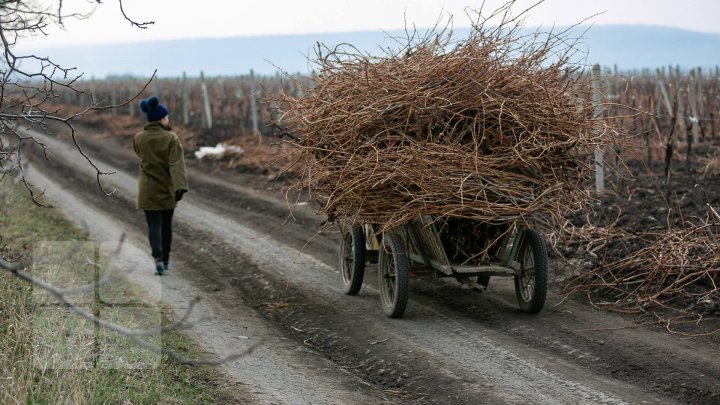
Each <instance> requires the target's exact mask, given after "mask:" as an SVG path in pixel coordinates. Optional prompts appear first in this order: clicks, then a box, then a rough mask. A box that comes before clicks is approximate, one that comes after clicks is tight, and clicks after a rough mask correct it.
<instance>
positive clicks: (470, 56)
mask: <svg viewBox="0 0 720 405" xmlns="http://www.w3.org/2000/svg"><path fill="white" fill-rule="evenodd" d="M512 6H513V2H510V3H508V4H506V5H505V6H503V7H502V8H500V9H498V10H495V11H494V12H492V13H489V15H486V16H485V17H484V16H483V11H482V10H477V11H474V12H471V13H469V14H468V15H470V16H472V21H473V28H472V29H471V31H470V33H469V35H468V36H467V37H466V38H463V39H460V40H457V39H455V38H454V36H453V34H452V31H451V30H450V29H448V28H445V29H441V28H436V29H434V30H431V31H430V32H429V33H427V34H425V35H422V36H418V35H417V34H416V33H409V34H408V35H407V37H406V38H400V39H397V41H399V42H398V43H402V44H403V46H402V47H399V48H398V49H396V50H387V49H386V50H384V51H383V52H382V53H381V54H380V55H375V56H373V55H369V54H366V53H363V52H361V51H359V50H357V49H356V48H354V47H352V46H350V45H341V46H338V47H335V48H327V47H321V46H319V47H318V50H317V53H316V54H317V60H316V62H317V65H318V73H317V76H316V77H315V83H314V84H313V85H312V86H309V87H306V88H305V89H304V94H303V95H302V96H301V97H297V98H293V97H290V96H287V95H281V96H280V98H279V100H277V101H279V105H280V108H279V111H280V113H281V115H280V122H281V123H282V124H283V125H284V126H285V127H286V128H288V129H289V131H290V132H291V133H293V134H294V135H293V139H294V140H295V141H294V143H296V145H297V146H298V148H299V150H300V152H301V154H302V157H301V158H300V159H299V161H298V164H300V165H301V166H302V173H303V176H302V180H301V181H300V184H299V186H301V187H304V188H307V189H309V190H310V192H311V195H312V197H313V198H314V199H315V200H317V201H319V202H320V203H321V206H322V208H321V211H322V213H324V214H327V215H328V217H329V218H330V219H331V220H335V221H338V222H340V223H363V222H364V223H375V224H380V225H381V226H382V229H389V228H391V227H394V226H397V225H400V224H402V223H404V222H406V221H409V220H411V219H413V218H416V217H417V216H419V215H431V216H434V217H436V218H464V219H468V220H475V221H480V222H485V223H491V224H500V223H510V222H514V221H523V222H525V223H529V224H530V225H531V226H535V227H545V226H551V227H553V228H554V227H555V226H554V225H555V224H557V223H561V222H562V218H563V216H564V214H566V213H567V212H568V211H569V210H572V209H574V208H580V207H582V206H583V205H584V204H585V203H586V202H587V201H588V198H590V197H589V195H588V193H587V190H586V189H587V184H586V182H585V179H586V176H587V174H588V171H589V170H588V169H589V163H590V162H591V161H592V155H593V153H594V151H595V149H596V148H597V147H598V146H602V145H603V144H605V143H606V140H607V139H608V138H609V135H610V134H611V133H612V132H613V127H612V125H611V123H610V122H609V121H608V120H607V119H606V118H603V117H595V115H594V111H593V110H594V107H593V104H592V102H591V98H592V97H591V96H592V92H593V90H592V87H591V83H590V80H589V78H588V75H587V74H586V72H585V70H584V66H583V65H582V64H577V63H574V62H572V61H571V60H572V59H573V58H574V57H575V56H576V54H577V49H576V48H575V46H574V45H573V44H574V42H573V40H572V38H569V33H568V32H569V31H563V32H559V33H554V32H539V31H536V32H534V33H532V34H527V31H526V30H524V28H523V20H522V18H523V16H524V13H525V12H527V10H526V11H525V12H521V13H519V14H518V15H513V14H512V12H511V8H512Z"/></svg>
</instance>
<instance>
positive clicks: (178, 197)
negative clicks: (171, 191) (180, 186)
mask: <svg viewBox="0 0 720 405" xmlns="http://www.w3.org/2000/svg"><path fill="white" fill-rule="evenodd" d="M186 192H187V190H178V191H176V192H175V201H180V200H182V198H183V194H185V193H186Z"/></svg>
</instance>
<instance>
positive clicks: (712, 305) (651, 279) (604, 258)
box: [567, 206, 720, 332]
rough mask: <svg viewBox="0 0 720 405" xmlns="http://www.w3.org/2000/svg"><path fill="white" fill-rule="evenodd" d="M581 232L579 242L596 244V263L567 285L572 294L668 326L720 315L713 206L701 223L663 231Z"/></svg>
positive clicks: (717, 220)
mask: <svg viewBox="0 0 720 405" xmlns="http://www.w3.org/2000/svg"><path fill="white" fill-rule="evenodd" d="M576 230H578V228H576ZM580 230H582V234H580V235H576V236H577V237H578V238H579V239H578V241H580V243H581V244H582V245H585V246H587V247H590V246H595V248H594V249H593V251H594V252H593V253H594V254H595V253H596V254H595V257H596V263H595V265H594V266H593V268H592V269H591V270H590V271H587V272H583V273H581V274H579V275H577V276H576V277H574V278H573V279H572V280H571V281H570V282H569V283H568V285H567V291H568V292H569V293H578V292H580V293H584V294H586V295H587V296H588V297H589V298H590V301H591V302H592V304H593V305H595V306H597V307H602V308H606V309H610V310H614V311H618V312H624V313H634V314H642V313H646V314H654V315H655V316H656V317H657V318H658V319H659V320H660V321H662V322H664V323H667V324H668V325H670V324H672V323H673V320H676V319H684V320H688V319H694V320H700V319H702V318H703V317H704V315H710V314H715V315H720V285H718V283H720V242H719V241H718V235H720V215H718V213H717V212H716V211H715V210H714V209H713V208H712V207H710V206H708V215H707V218H705V219H704V220H702V221H698V223H692V222H690V221H688V222H685V223H683V224H681V225H680V226H668V228H667V229H664V230H657V231H646V232H642V233H638V234H635V235H633V234H628V233H625V232H622V231H621V230H617V229H613V227H612V226H610V227H602V228H594V227H592V226H586V227H583V228H580ZM613 244H614V245H615V246H612V245H613ZM619 245H623V246H625V247H626V248H627V250H623V249H621V248H618V247H619ZM588 252H589V251H588ZM716 332H717V331H716Z"/></svg>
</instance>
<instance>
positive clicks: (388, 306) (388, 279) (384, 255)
mask: <svg viewBox="0 0 720 405" xmlns="http://www.w3.org/2000/svg"><path fill="white" fill-rule="evenodd" d="M408 267H409V263H408V257H407V252H406V249H405V244H404V243H403V241H402V239H401V238H400V237H399V236H397V235H393V234H389V233H386V234H384V235H383V239H382V243H381V246H380V252H379V257H378V285H379V287H380V302H381V303H382V308H383V311H384V312H385V315H387V316H389V317H390V318H400V317H402V316H403V313H404V312H405V307H406V306H407V300H408Z"/></svg>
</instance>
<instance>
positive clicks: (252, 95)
mask: <svg viewBox="0 0 720 405" xmlns="http://www.w3.org/2000/svg"><path fill="white" fill-rule="evenodd" d="M250 112H251V114H252V130H253V135H255V136H257V137H258V138H260V129H259V128H260V127H259V126H258V111H257V96H256V95H255V72H253V70H252V69H250Z"/></svg>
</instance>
